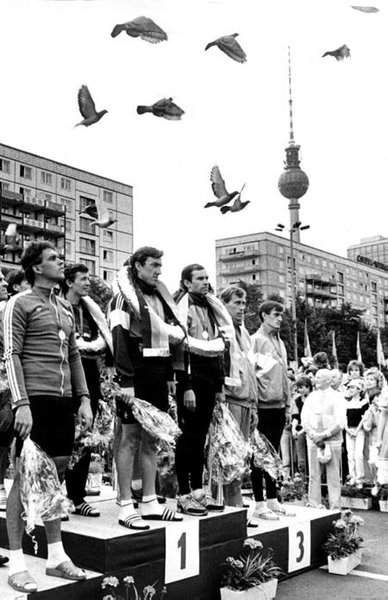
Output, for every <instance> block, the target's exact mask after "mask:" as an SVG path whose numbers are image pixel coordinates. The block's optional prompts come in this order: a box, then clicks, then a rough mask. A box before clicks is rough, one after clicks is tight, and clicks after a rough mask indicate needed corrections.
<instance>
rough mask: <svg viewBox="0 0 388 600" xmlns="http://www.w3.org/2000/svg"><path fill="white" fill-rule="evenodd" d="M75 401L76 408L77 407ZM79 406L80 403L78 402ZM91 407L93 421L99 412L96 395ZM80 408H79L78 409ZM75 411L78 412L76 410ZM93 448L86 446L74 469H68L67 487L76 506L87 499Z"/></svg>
mask: <svg viewBox="0 0 388 600" xmlns="http://www.w3.org/2000/svg"><path fill="white" fill-rule="evenodd" d="M77 404H78V403H75V407H74V408H75V409H76V408H77ZM78 407H79V404H78ZM90 407H91V409H92V413H93V422H94V419H95V416H96V413H97V408H98V399H97V398H96V397H94V398H91V399H90ZM77 410H78V409H77ZM75 412H77V411H76V410H75ZM92 452H93V449H92V448H90V447H85V448H84V449H83V452H82V456H81V458H80V459H79V461H78V462H77V463H76V464H75V465H74V467H73V468H72V469H66V472H65V480H66V488H67V496H68V498H70V500H72V501H73V503H74V506H78V505H79V504H82V502H84V500H85V494H86V491H85V486H86V480H87V478H88V474H89V467H90V459H91V455H92Z"/></svg>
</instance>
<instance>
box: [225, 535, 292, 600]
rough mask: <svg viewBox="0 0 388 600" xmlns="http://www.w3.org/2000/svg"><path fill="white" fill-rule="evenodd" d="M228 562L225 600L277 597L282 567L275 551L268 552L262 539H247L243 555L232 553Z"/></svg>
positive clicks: (258, 599) (257, 599)
mask: <svg viewBox="0 0 388 600" xmlns="http://www.w3.org/2000/svg"><path fill="white" fill-rule="evenodd" d="M225 564H226V569H225V573H224V574H223V576H222V580H221V586H222V587H221V600H237V599H243V600H261V599H262V600H264V599H265V600H269V599H270V598H275V596H276V589H277V584H278V579H277V578H278V577H279V575H280V574H281V569H280V568H279V567H278V566H277V565H276V564H275V563H274V561H273V559H272V550H269V552H267V553H266V554H265V553H264V552H263V544H262V543H261V542H260V541H259V540H255V539H253V538H247V539H246V540H245V542H244V546H243V550H242V553H241V554H240V556H239V557H238V558H234V557H233V556H228V557H227V559H226V561H225Z"/></svg>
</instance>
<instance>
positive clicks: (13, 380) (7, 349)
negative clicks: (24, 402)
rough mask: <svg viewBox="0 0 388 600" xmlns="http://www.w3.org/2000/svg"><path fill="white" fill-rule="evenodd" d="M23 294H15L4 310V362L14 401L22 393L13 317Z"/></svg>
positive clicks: (27, 291) (19, 398)
mask: <svg viewBox="0 0 388 600" xmlns="http://www.w3.org/2000/svg"><path fill="white" fill-rule="evenodd" d="M29 293H31V292H30V290H26V291H25V292H22V294H23V295H24V294H29ZM20 295H21V294H17V295H16V296H13V297H12V298H11V299H10V300H9V301H8V302H7V305H6V307H5V311H4V325H3V326H4V362H5V367H6V370H7V377H8V384H9V387H10V390H11V394H12V400H13V402H14V403H15V402H18V401H20V400H21V394H20V390H19V387H18V383H17V377H16V372H15V364H14V361H13V358H12V353H13V338H12V318H13V309H14V306H15V302H16V301H17V300H18V298H19V297H20Z"/></svg>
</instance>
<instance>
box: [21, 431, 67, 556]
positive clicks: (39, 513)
mask: <svg viewBox="0 0 388 600" xmlns="http://www.w3.org/2000/svg"><path fill="white" fill-rule="evenodd" d="M19 470H20V497H21V501H22V504H23V508H24V512H23V514H22V517H23V519H24V521H25V522H26V532H27V533H28V534H29V535H31V533H32V531H33V530H34V528H35V521H36V519H37V518H39V517H40V518H41V519H42V521H52V520H54V519H59V518H61V516H62V515H63V514H64V513H68V512H69V511H70V509H71V504H72V503H71V502H70V501H69V500H68V499H67V498H66V496H64V494H63V493H62V490H61V484H60V482H59V479H58V473H57V469H56V466H55V464H54V462H53V461H52V459H51V458H50V457H49V456H48V455H47V454H46V453H45V452H44V451H43V450H42V449H41V448H40V447H39V446H38V445H37V444H35V443H34V442H33V441H32V440H31V438H30V437H28V438H27V439H26V440H25V441H24V443H23V448H22V451H21V454H20V461H19ZM31 537H32V539H33V542H34V550H35V553H36V552H37V542H36V540H35V539H34V537H33V536H32V535H31Z"/></svg>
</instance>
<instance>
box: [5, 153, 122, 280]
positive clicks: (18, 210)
mask: <svg viewBox="0 0 388 600" xmlns="http://www.w3.org/2000/svg"><path fill="white" fill-rule="evenodd" d="M97 201H102V202H104V203H105V205H106V206H107V207H108V210H109V213H110V215H111V216H112V217H113V218H115V219H117V221H116V222H115V223H114V224H113V225H111V226H110V227H108V228H106V229H100V228H98V227H94V226H93V225H92V223H93V219H92V217H90V216H88V215H87V214H83V215H80V214H79V213H80V212H81V211H82V210H83V209H84V208H85V207H86V206H88V205H91V204H96V202H97ZM9 223H16V225H17V231H18V235H19V236H20V247H21V249H22V248H23V246H25V245H26V244H27V243H28V242H29V241H31V240H41V239H48V240H50V241H52V242H53V243H54V244H55V245H56V246H57V247H58V248H59V250H60V251H61V252H63V254H64V255H65V258H66V261H68V262H73V263H74V262H82V263H84V264H86V265H87V266H88V267H89V269H90V272H91V273H92V274H94V275H98V276H99V277H100V278H101V279H102V280H104V281H106V282H107V283H109V282H110V281H111V279H112V278H113V275H114V273H115V271H116V270H117V269H118V268H119V267H120V266H121V265H122V264H123V262H124V261H125V259H126V258H128V254H131V253H132V251H133V188H132V186H130V185H126V184H124V183H120V182H118V181H113V180H111V179H107V178H105V177H101V176H99V175H95V174H93V173H89V172H87V171H83V170H81V169H76V168H74V167H70V166H68V165H65V164H62V163H59V162H56V161H53V160H50V159H48V158H44V157H41V156H37V155H35V154H31V153H29V152H25V151H23V150H18V149H17V148H12V147H11V146H6V145H4V144H0V231H1V241H2V243H4V242H5V239H4V234H5V230H6V228H7V226H8V224H9ZM19 259H20V251H6V252H4V253H3V256H2V257H1V262H2V267H3V269H4V270H5V271H6V270H8V269H9V268H13V267H14V266H17V265H18V263H19Z"/></svg>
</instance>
